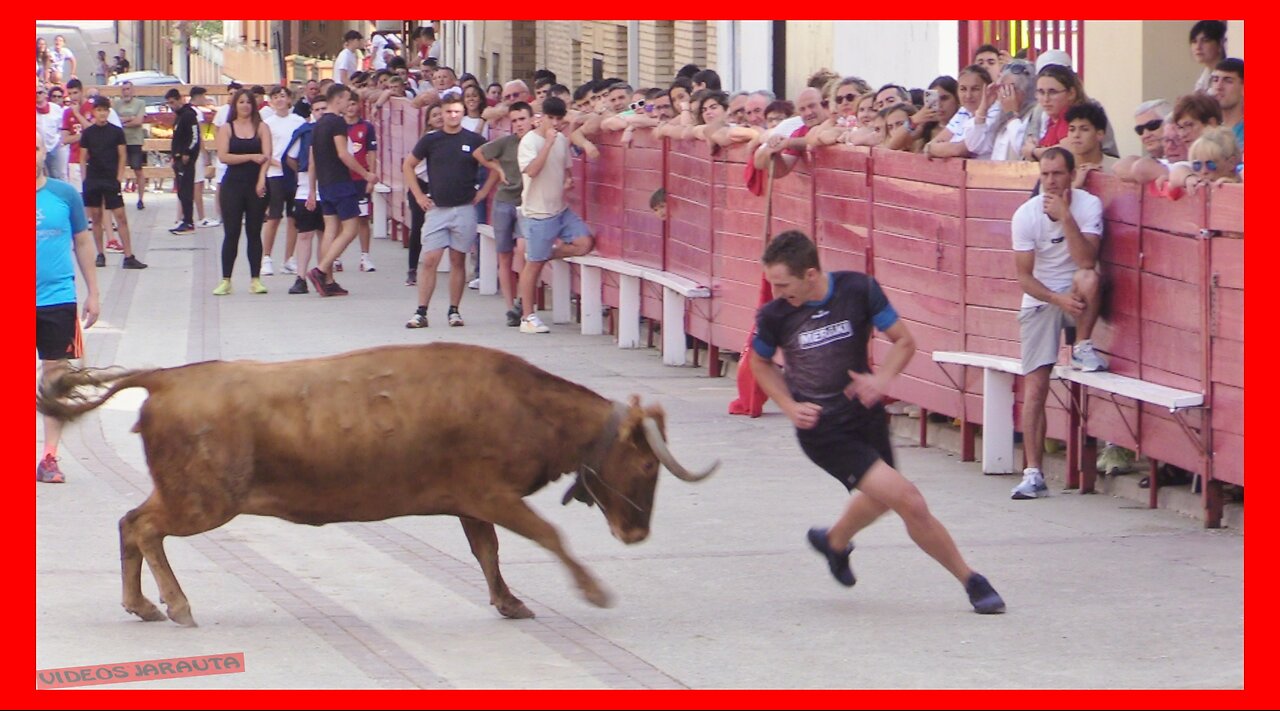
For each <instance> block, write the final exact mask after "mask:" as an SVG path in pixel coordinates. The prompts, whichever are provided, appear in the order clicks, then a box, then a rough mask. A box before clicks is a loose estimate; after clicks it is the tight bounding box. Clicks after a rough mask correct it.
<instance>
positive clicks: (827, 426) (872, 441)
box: [796, 403, 894, 491]
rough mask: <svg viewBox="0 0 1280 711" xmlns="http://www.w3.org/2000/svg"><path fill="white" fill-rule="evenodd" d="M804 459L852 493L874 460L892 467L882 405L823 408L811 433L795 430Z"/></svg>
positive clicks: (887, 431)
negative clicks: (820, 468)
mask: <svg viewBox="0 0 1280 711" xmlns="http://www.w3.org/2000/svg"><path fill="white" fill-rule="evenodd" d="M796 438H797V439H799V440H800V448H801V449H802V450H804V453H805V455H806V456H808V457H809V459H810V460H812V461H813V463H814V464H817V465H818V466H819V467H822V469H823V470H824V471H826V472H827V473H828V474H830V475H831V476H833V477H835V478H836V480H837V481H839V482H840V483H841V484H844V486H845V488H846V489H849V490H850V491H852V490H853V489H854V487H856V486H857V485H858V481H859V480H861V479H862V475H864V474H866V473H867V470H869V469H870V468H871V467H872V465H874V464H875V463H876V462H877V461H883V462H884V463H885V464H888V465H889V466H891V467H892V466H894V464H893V447H892V445H890V443H889V417H888V415H887V414H885V411H884V406H883V405H876V406H875V407H873V408H870V409H867V408H864V407H862V406H861V404H856V403H849V404H841V405H836V406H827V407H824V408H823V410H822V415H821V416H820V417H819V418H818V425H817V426H816V427H814V428H813V429H811V430H796Z"/></svg>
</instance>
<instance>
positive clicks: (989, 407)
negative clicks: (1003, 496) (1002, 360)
mask: <svg viewBox="0 0 1280 711" xmlns="http://www.w3.org/2000/svg"><path fill="white" fill-rule="evenodd" d="M1013 471H1014V466H1013V374H1012V373H1002V372H1000V371H998V370H992V369H990V368H986V369H984V370H983V371H982V473H983V474H1009V473H1012V472H1013Z"/></svg>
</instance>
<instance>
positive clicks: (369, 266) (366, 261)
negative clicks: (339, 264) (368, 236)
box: [360, 252, 378, 272]
mask: <svg viewBox="0 0 1280 711" xmlns="http://www.w3.org/2000/svg"><path fill="white" fill-rule="evenodd" d="M360 271H362V272H376V271H378V268H377V267H375V266H373V260H372V259H370V258H369V253H368V252H364V253H362V254H361V255H360Z"/></svg>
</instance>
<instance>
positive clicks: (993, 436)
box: [933, 351, 1061, 474]
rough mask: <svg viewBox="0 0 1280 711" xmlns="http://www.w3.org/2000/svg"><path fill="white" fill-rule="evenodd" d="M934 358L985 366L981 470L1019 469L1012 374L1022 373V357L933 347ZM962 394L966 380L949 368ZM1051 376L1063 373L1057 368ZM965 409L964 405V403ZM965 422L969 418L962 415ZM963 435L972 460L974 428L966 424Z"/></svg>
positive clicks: (939, 360)
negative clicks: (961, 380) (943, 349)
mask: <svg viewBox="0 0 1280 711" xmlns="http://www.w3.org/2000/svg"><path fill="white" fill-rule="evenodd" d="M933 362H935V363H938V364H939V365H941V364H944V363H949V364H954V365H963V366H966V367H975V368H982V473H983V474H1011V473H1015V472H1017V471H1019V470H1020V469H1021V467H1017V466H1016V465H1015V463H1014V448H1013V432H1014V422H1013V404H1014V398H1013V378H1014V376H1017V375H1023V372H1022V361H1021V360H1019V359H1017V358H1009V357H1006V356H997V355H988V354H986V353H970V352H967V351H934V352H933ZM942 372H943V373H946V375H947V378H948V379H950V380H951V382H952V384H953V385H955V386H956V389H957V390H959V391H960V395H961V397H962V398H963V397H964V386H963V383H958V382H956V380H955V379H954V378H951V374H950V373H947V372H946V369H945V368H944V369H943V371H942ZM1052 377H1054V378H1058V377H1061V374H1060V373H1059V368H1054V372H1053V375H1052ZM962 411H963V407H962ZM961 419H962V420H963V421H964V422H965V423H966V425H967V424H968V418H967V417H962V418H961ZM966 430H967V431H966V432H964V433H962V434H963V436H964V439H965V441H964V451H965V457H963V459H965V461H972V454H971V453H972V451H973V432H972V430H969V429H968V428H967V427H966Z"/></svg>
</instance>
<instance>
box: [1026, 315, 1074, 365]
mask: <svg viewBox="0 0 1280 711" xmlns="http://www.w3.org/2000/svg"><path fill="white" fill-rule="evenodd" d="M1018 325H1019V326H1020V327H1021V330H1022V372H1023V373H1030V372H1031V371H1033V370H1035V369H1037V368H1043V367H1044V366H1046V365H1054V364H1056V363H1057V362H1058V348H1059V346H1060V345H1061V344H1062V331H1063V329H1066V328H1074V327H1075V325H1076V322H1075V319H1073V318H1071V316H1069V315H1067V313H1066V312H1065V311H1063V310H1062V309H1060V308H1058V307H1057V306H1054V305H1053V304H1040V305H1038V306H1028V307H1026V308H1024V309H1022V310H1021V311H1019V312H1018Z"/></svg>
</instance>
